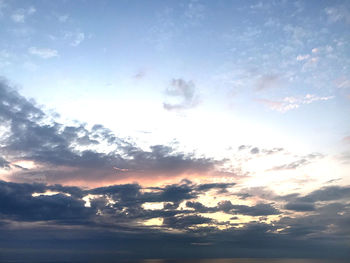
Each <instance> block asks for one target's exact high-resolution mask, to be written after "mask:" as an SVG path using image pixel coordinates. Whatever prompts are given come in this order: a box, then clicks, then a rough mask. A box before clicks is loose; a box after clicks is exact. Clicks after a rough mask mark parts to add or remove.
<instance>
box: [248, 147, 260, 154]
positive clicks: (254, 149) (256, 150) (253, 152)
mask: <svg viewBox="0 0 350 263" xmlns="http://www.w3.org/2000/svg"><path fill="white" fill-rule="evenodd" d="M259 152H260V151H259V148H258V147H254V148H252V149H251V150H250V153H251V154H258V153H259Z"/></svg>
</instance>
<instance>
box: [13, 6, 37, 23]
mask: <svg viewBox="0 0 350 263" xmlns="http://www.w3.org/2000/svg"><path fill="white" fill-rule="evenodd" d="M35 12H36V9H35V8H34V7H29V8H27V9H18V10H16V11H15V12H14V13H13V14H12V15H11V19H12V21H13V22H15V23H24V22H25V20H26V18H27V17H28V16H31V15H33V14H34V13H35Z"/></svg>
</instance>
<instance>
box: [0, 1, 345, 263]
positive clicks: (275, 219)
mask: <svg viewBox="0 0 350 263" xmlns="http://www.w3.org/2000/svg"><path fill="white" fill-rule="evenodd" d="M349 29H350V5H349V2H348V1H272V0H271V1H199V0H198V1H153V0H152V1H147V2H146V1H39V0H37V1H15V0H11V1H10V0H9V1H6V0H0V39H1V40H0V77H1V79H0V81H1V83H0V84H1V86H0V87H1V89H0V95H1V96H2V98H1V102H2V104H1V107H0V118H1V123H2V124H0V136H1V141H0V145H1V147H0V180H2V181H0V182H1V187H4V189H5V187H7V188H9V187H10V188H11V189H14V190H13V191H15V189H17V188H21V187H22V188H25V189H29V190H28V191H27V192H21V193H22V194H23V196H20V197H13V196H11V195H9V196H7V195H6V198H7V199H6V200H12V201H11V202H13V209H10V208H8V207H6V208H5V207H3V208H2V209H3V211H1V209H0V215H3V218H4V220H5V221H6V224H10V225H11V226H12V225H15V224H16V222H24V224H28V225H30V224H32V223H33V222H38V221H42V222H44V223H45V224H47V225H48V226H50V227H53V229H56V228H57V229H59V227H58V226H57V225H56V221H57V220H58V221H59V220H62V222H61V223H62V224H64V225H67V226H69V228H71V229H75V228H74V226H73V225H72V224H71V222H70V221H69V220H70V219H72V218H61V217H60V216H58V215H56V214H55V213H54V212H52V213H53V214H51V215H47V217H45V216H43V218H40V217H36V216H34V214H35V211H37V210H36V209H38V207H39V206H40V202H43V204H42V205H44V206H48V211H51V210H50V209H53V210H54V209H56V208H57V207H56V208H55V203H54V201H55V200H56V201H57V200H59V202H62V204H64V203H65V202H66V201H67V198H68V199H69V198H71V199H74V200H70V201H69V200H68V201H69V202H73V201H74V202H76V203H75V204H76V207H77V209H76V210H73V211H68V212H67V211H66V212H67V213H68V214H74V218H75V216H76V217H77V218H79V220H80V221H79V220H78V221H79V223H78V225H79V224H80V225H81V226H84V227H87V226H86V225H85V223H83V221H84V220H85V221H84V222H90V223H91V224H93V225H95V226H97V227H102V225H103V226H106V225H108V224H110V225H113V226H115V227H117V226H116V225H115V221H114V220H116V221H118V220H121V221H123V220H131V221H130V224H129V225H128V227H130V228H131V229H133V231H135V232H138V231H139V232H138V233H142V235H146V236H147V235H148V232H147V231H150V232H152V231H160V232H161V233H168V232H169V233H177V232H176V231H182V232H181V233H182V234H183V238H185V239H186V238H188V237H189V236H191V237H193V236H192V235H196V233H197V232H196V231H203V233H206V235H207V237H208V240H209V239H212V238H214V237H213V236H210V235H211V234H212V232H210V231H209V229H208V228H213V229H215V231H217V232H215V231H214V230H213V231H214V232H215V233H216V234H217V235H218V239H217V241H218V243H215V242H214V243H213V247H212V248H213V249H212V250H210V251H213V254H211V255H216V256H220V255H217V254H215V253H214V251H216V250H215V249H217V246H219V245H218V244H219V243H220V240H222V239H221V238H224V236H225V235H229V236H230V235H231V234H232V235H235V234H236V232H235V231H237V229H238V228H242V229H243V230H244V231H248V232H247V233H248V234H249V233H250V232H249V231H251V228H252V227H253V228H254V227H256V226H257V224H258V223H259V224H260V225H259V227H262V226H263V228H264V231H265V232H264V231H263V230H262V231H263V232H264V235H263V237H264V238H269V236H268V235H269V234H268V233H273V234H274V235H276V238H277V239H278V238H280V237H281V236H280V235H279V233H282V234H285V235H286V236H287V237H288V238H289V239H288V242H295V241H296V240H297V239H295V235H296V236H298V238H306V239H307V238H312V237H313V236H317V237H320V238H321V239H322V240H327V238H330V237H329V236H327V235H326V234H324V233H332V238H334V242H335V243H334V244H336V245H335V246H336V249H338V250H337V251H339V253H340V254H339V255H343V256H344V255H345V254H344V253H345V252H344V251H346V249H345V248H347V247H346V245H344V244H345V243H346V242H347V243H346V244H347V245H348V244H349V235H347V236H346V237H345V239H344V240H345V241H344V240H343V241H341V238H340V236H341V234H340V232H339V231H338V230H339V229H340V228H341V227H343V222H344V220H346V218H348V216H349V194H348V193H349V185H350V177H349V171H350V151H349V146H350V117H349V116H350V68H349V66H350V56H349V54H350V34H349ZM33 183H34V184H33ZM38 183H39V184H40V185H41V186H40V187H39V186H38V185H36V184H38ZM56 184H60V185H61V188H59V187H57V186H55V187H54V186H53V185H56ZM129 184H132V187H131V186H130V185H129ZM127 185H129V186H127ZM69 187H76V188H77V189H79V194H77V195H74V193H73V192H74V191H73V190H72V189H71V188H69ZM108 187H111V188H108ZM113 187H114V188H113ZM123 187H131V188H132V191H134V192H135V193H137V194H136V196H138V197H137V198H140V199H137V198H136V197H135V198H134V197H133V198H134V199H133V202H135V204H134V203H132V207H131V206H130V207H129V206H128V204H124V203H122V204H121V206H120V207H119V206H118V202H121V201H120V200H122V199H123V198H126V197H123V195H124V192H122V190H120V189H124V188H123ZM152 187H156V188H157V187H158V188H157V189H155V188H152ZM22 188H21V189H22ZM113 189H114V190H113ZM169 189H170V190H169ZM172 189H175V190H174V191H173V190H172ZM184 189H185V190H184ZM77 191H78V190H77ZM113 191H115V192H114V193H113V194H111V193H112V192H113ZM167 191H170V194H169V193H168V192H167ZM172 191H173V192H172ZM183 191H185V192H186V191H187V192H186V194H184V195H182V196H181V197H178V196H177V195H178V194H179V193H180V195H181V193H183ZM334 191H338V192H339V193H342V194H339V195H334ZM148 192H149V193H151V194H149V195H148V194H147V193H148ZM159 192H162V193H164V196H163V195H162V194H161V195H160V196H157V193H159ZM229 193H231V195H230V194H229ZM153 194H154V195H155V196H152V195H153ZM173 195H174V196H176V198H175V197H173ZM25 196H29V198H30V200H31V201H32V203H31V204H29V205H28V207H29V208H28V210H26V214H25V213H20V212H19V210H20V207H21V206H22V203H21V201H23V200H25ZM169 196H171V198H170V197H169ZM242 196H244V198H241V197H242ZM4 198H5V197H4ZM11 198H14V199H11ZM16 198H17V199H16ZM118 198H119V199H118ZM120 198H121V199H120ZM39 199H40V200H39ZM102 199H103V201H102ZM118 200H119V201H118ZM145 200H146V201H145ZM155 200H158V201H155ZM68 201H67V202H68ZM228 202H230V203H228ZM92 203H93V205H91V204H92ZM102 203H103V204H104V205H101V204H102ZM136 204H137V205H136ZM141 204H142V205H141ZM199 204H201V205H199ZM230 204H231V205H230ZM31 205H32V208H30V207H31ZM56 205H57V203H56ZM134 206H137V207H138V208H137V209H136V210H137V211H138V212H137V213H136V212H135V211H136V210H135V209H134V208H135V207H134ZM121 207H124V208H121ZM166 207H168V208H166ZM332 207H333V208H334V207H337V208H334V209H333V208H332ZM94 209H95V210H94ZM133 209H134V210H133ZM181 209H182V210H181ZM191 209H192V210H191ZM332 209H333V210H332ZM335 209H338V210H335ZM53 210H52V211H53ZM55 211H56V210H55ZM74 211H75V212H74ZM125 211H128V212H125ZM140 211H141V212H140ZM150 211H152V212H150ZM179 211H185V212H184V213H183V214H182V213H180V212H179ZM190 211H192V212H190ZM335 211H336V212H335ZM124 212H125V213H126V214H123V213H124ZM75 213H76V214H75ZM128 213H129V216H130V214H132V216H131V217H130V218H128ZM153 213H154V214H153ZM170 214H171V215H172V216H171V215H170ZM233 215H234V216H233ZM56 216H57V218H56ZM98 216H100V218H99V217H98ZM317 216H324V217H325V218H326V219H325V221H322V222H321V221H318V223H319V224H320V229H321V228H322V227H321V225H326V228H324V229H323V228H322V231H321V230H319V229H311V225H310V224H309V221H307V222H306V221H302V219H301V218H303V217H305V218H307V220H310V221H312V220H317V219H314V217H315V218H318V217H317ZM341 216H343V217H341ZM0 218H1V217H0ZM55 218H56V219H57V220H56V221H55V222H53V221H52V220H55ZM291 218H292V219H291ZM298 220H300V221H298ZM332 220H333V221H334V220H335V222H336V223H335V224H334V225H332V224H331V223H330V222H331V221H332ZM5 221H4V222H5ZM101 222H103V223H101ZM123 222H124V221H123ZM185 222H186V224H185ZM191 222H194V223H193V224H191ZM257 222H258V223H257ZM4 224H5V223H4ZM6 224H5V225H6ZM123 224H124V223H123ZM0 226H1V221H0ZM275 226H279V228H275ZM302 226H305V227H306V228H310V231H311V232H310V233H311V234H310V233H309V232H308V233H306V232H305V233H304V234H300V232H298V231H301V230H300V229H301V227H302ZM118 227H120V231H122V227H121V226H120V225H118ZM123 227H125V226H124V225H123ZM87 228H88V227H87ZM145 228H146V229H147V230H144V229H145ZM4 229H6V231H10V230H9V229H10V227H8V226H7V225H6V227H4ZM29 229H31V230H30V231H32V230H33V229H35V228H29ZM107 229H108V227H107ZM288 229H292V230H293V231H295V232H293V231H292V230H288ZM243 230H242V231H243ZM33 231H34V230H33ZM53 231H56V230H53ZM77 231H78V230H77ZM88 231H93V230H92V229H89V230H88ZM143 231H146V232H147V233H146V232H143ZM327 231H328V232H327ZM337 231H338V232H337ZM107 232H108V231H107ZM152 233H153V232H152ZM240 233H241V232H240ZM10 234H11V232H9V235H10ZM83 234H84V233H83V232H82V233H80V232H79V235H83ZM99 234H101V233H97V232H94V233H93V235H97V236H99ZM216 234H215V235H216ZM248 234H247V235H248ZM309 234H310V235H309ZM346 234H349V233H346ZM104 235H105V233H104V234H103V236H104ZM107 235H109V234H107ZM310 236H311V237H310ZM64 238H66V237H64ZM64 238H63V239H64ZM103 238H105V236H104V237H103ZM118 238H119V237H118ZM172 238H173V237H166V238H165V239H166V240H172V241H174V239H172ZM252 238H254V236H252ZM214 239H216V237H215V238H214ZM158 241H159V240H158ZM158 241H157V242H158ZM231 241H232V240H231ZM91 242H92V243H91V244H94V242H93V241H91ZM137 242H141V241H137ZM137 242H136V241H135V243H134V244H138V243H137ZM157 242H155V244H156V243H157ZM159 242H160V241H159ZM174 242H175V241H174ZM196 242H197V241H196ZM196 242H195V241H193V243H196ZM288 242H286V243H285V245H286V246H288V244H289V243H288ZM310 242H311V241H310ZM322 242H323V241H322ZM342 242H343V243H342ZM344 242H345V243H344ZM15 243H16V242H15ZM34 243H35V242H34ZM34 243H33V244H34ZM131 243H132V242H131ZM170 243H171V242H170ZM175 243H176V242H175ZM207 243H208V242H207ZM209 243H210V242H209ZM35 244H36V243H35ZM38 244H39V243H38ZM132 244H133V243H132ZM0 245H2V246H3V247H4V248H5V245H3V243H1V239H0ZM250 245H251V247H249V249H251V250H249V251H253V252H254V251H255V252H256V248H255V247H254V246H253V244H250ZM250 245H249V246H250ZM328 245H329V244H328ZM171 246H172V245H171ZM312 246H315V247H318V248H320V247H323V246H327V242H325V243H324V244H323V243H322V244H316V243H315V244H314V243H312ZM344 246H345V247H344ZM0 248H1V246H0ZM127 249H131V250H132V249H133V246H132V245H130V247H128V248H127ZM181 249H182V251H183V252H184V253H183V255H187V254H186V253H187V252H186V250H185V249H184V248H181ZM181 249H180V250H181ZM310 249H311V248H310ZM282 250H283V249H282V248H281V251H282ZM311 250H312V249H311ZM23 251H24V250H23ZM299 251H301V250H299ZM313 251H316V250H313ZM255 252H254V253H255ZM23 253H25V252H23ZM198 253H199V252H198ZM254 253H253V254H254ZM256 253H257V254H254V255H260V254H259V253H258V252H256ZM281 253H282V252H281ZM310 253H311V252H310ZM342 253H343V254H342ZM267 254H268V253H267ZM267 254H266V255H267ZM287 254H288V253H287ZM287 254H283V253H282V254H281V255H282V256H283V255H287ZM234 255H236V254H235V253H233V254H232V255H230V256H234ZM288 255H292V256H295V255H298V251H292V252H290V254H288ZM300 255H306V254H303V253H301V254H300ZM310 255H311V257H312V255H314V254H312V253H311V254H310ZM346 255H348V254H346ZM154 256H155V257H158V256H159V257H164V255H161V254H159V255H157V254H154ZM270 256H271V255H270ZM326 256H327V257H331V256H332V255H331V254H327V255H326ZM9 257H12V256H11V255H10V253H9Z"/></svg>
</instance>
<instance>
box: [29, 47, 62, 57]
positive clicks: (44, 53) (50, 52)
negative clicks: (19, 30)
mask: <svg viewBox="0 0 350 263" xmlns="http://www.w3.org/2000/svg"><path fill="white" fill-rule="evenodd" d="M28 52H29V53H30V54H32V55H35V56H38V57H41V58H44V59H48V58H53V57H58V51H57V50H55V49H50V48H36V47H30V48H29V49H28Z"/></svg>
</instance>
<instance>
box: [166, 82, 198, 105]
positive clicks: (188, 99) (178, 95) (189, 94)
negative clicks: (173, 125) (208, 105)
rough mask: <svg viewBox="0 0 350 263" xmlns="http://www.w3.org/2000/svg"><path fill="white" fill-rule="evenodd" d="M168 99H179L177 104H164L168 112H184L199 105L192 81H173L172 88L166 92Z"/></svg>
mask: <svg viewBox="0 0 350 263" xmlns="http://www.w3.org/2000/svg"><path fill="white" fill-rule="evenodd" d="M165 94H166V95H167V96H168V97H171V98H174V99H177V100H176V101H175V102H171V103H167V102H164V103H163V107H164V109H166V110H182V109H189V108H193V107H195V106H197V104H198V103H199V100H198V96H197V95H196V91H195V85H194V83H193V82H192V81H185V80H183V79H173V80H172V81H171V83H170V87H168V88H167V89H166V90H165Z"/></svg>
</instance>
